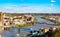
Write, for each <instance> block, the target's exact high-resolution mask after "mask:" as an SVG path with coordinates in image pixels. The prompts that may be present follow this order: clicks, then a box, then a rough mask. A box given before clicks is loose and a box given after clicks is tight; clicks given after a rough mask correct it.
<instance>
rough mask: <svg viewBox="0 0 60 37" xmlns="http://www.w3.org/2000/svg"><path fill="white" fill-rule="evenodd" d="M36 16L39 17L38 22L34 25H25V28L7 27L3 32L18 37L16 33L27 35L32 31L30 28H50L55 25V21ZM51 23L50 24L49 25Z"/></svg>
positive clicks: (9, 36) (5, 35)
mask: <svg viewBox="0 0 60 37" xmlns="http://www.w3.org/2000/svg"><path fill="white" fill-rule="evenodd" d="M35 18H37V19H38V21H39V22H38V23H36V24H35V25H34V26H28V27H24V28H20V27H19V28H18V27H16V28H12V27H10V28H5V30H4V31H3V32H2V33H3V36H4V37H17V36H16V35H17V34H18V35H21V36H23V35H27V34H29V32H30V28H32V30H39V29H40V28H49V27H53V26H54V25H55V23H53V22H51V21H48V20H45V19H42V18H41V17H40V16H35ZM47 24H50V25H47Z"/></svg>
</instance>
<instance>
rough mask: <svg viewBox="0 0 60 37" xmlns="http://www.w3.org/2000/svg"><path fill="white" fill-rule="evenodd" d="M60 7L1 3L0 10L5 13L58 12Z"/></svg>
mask: <svg viewBox="0 0 60 37" xmlns="http://www.w3.org/2000/svg"><path fill="white" fill-rule="evenodd" d="M59 10H60V8H55V7H54V8H53V7H49V6H39V5H36V6H33V5H30V6H28V5H10V4H9V5H6V6H4V5H2V6H0V11H2V12H6V13H60V11H59Z"/></svg>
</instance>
